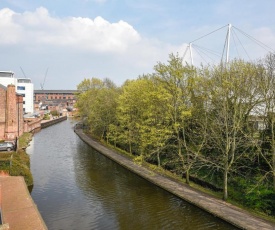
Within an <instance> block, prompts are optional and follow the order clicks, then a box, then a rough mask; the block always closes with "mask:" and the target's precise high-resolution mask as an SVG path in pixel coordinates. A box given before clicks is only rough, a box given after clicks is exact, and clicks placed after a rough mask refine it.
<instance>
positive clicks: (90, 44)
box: [0, 7, 140, 51]
mask: <svg viewBox="0 0 275 230" xmlns="http://www.w3.org/2000/svg"><path fill="white" fill-rule="evenodd" d="M0 37H2V38H3V39H1V40H0V43H5V44H7V43H12V44H14V43H28V42H30V41H31V44H32V45H34V44H38V45H40V44H43V45H45V44H48V45H49V44H50V45H58V46H60V45H61V46H70V48H72V47H75V48H76V47H77V48H78V49H81V48H82V49H89V50H96V51H124V50H125V49H127V47H128V46H130V45H131V44H134V43H137V42H138V41H139V40H140V35H139V34H138V32H137V31H136V30H135V29H134V28H133V27H132V26H131V25H129V24H128V23H127V22H124V21H122V20H121V21H119V22H116V23H110V22H108V21H106V20H105V19H103V18H102V17H96V18H95V19H94V20H92V19H90V18H82V17H70V18H64V19H60V18H54V17H51V15H50V14H49V12H48V11H47V9H45V8H43V7H40V8H38V9H36V11H35V12H25V13H23V14H18V13H15V12H13V11H12V10H10V9H2V10H0Z"/></svg>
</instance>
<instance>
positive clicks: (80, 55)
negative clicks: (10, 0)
mask: <svg viewBox="0 0 275 230" xmlns="http://www.w3.org/2000/svg"><path fill="white" fill-rule="evenodd" d="M183 46H184V45H182V46H173V45H170V44H167V43H164V42H161V41H159V40H157V39H152V38H150V39H149V38H145V37H142V36H141V35H140V34H139V33H138V32H137V31H136V30H135V29H134V28H133V27H132V26H131V25H130V24H129V23H127V22H125V21H123V20H120V21H118V22H109V21H107V20H105V19H104V18H102V17H100V16H98V17H96V18H94V19H91V18H84V17H67V18H57V17H53V16H51V15H50V14H49V12H48V10H47V9H45V8H43V7H40V8H37V9H36V10H35V11H33V12H29V11H28V12H24V13H16V12H14V11H12V10H10V9H1V10H0V52H2V53H5V57H3V56H2V57H0V67H1V68H2V69H11V70H13V71H14V72H16V74H17V76H20V73H21V71H20V69H19V67H20V66H23V68H24V70H25V72H26V73H27V75H28V77H30V78H32V80H33V82H34V84H35V88H38V87H39V84H40V83H41V79H43V72H44V70H45V69H46V68H47V67H49V69H50V71H49V74H48V75H49V76H48V77H47V83H46V88H48V89H56V88H57V89H66V88H67V89H72V88H74V87H75V86H76V85H77V84H79V83H80V82H81V81H82V80H83V78H84V77H86V78H87V77H99V78H105V77H108V78H110V79H111V80H113V81H114V82H115V83H117V84H122V83H123V82H124V81H125V80H127V79H132V78H136V77H138V75H141V74H146V73H151V72H152V71H153V67H154V65H156V64H157V62H158V61H161V62H166V60H167V59H168V55H169V54H170V53H172V52H174V53H175V52H180V53H183V52H184V47H183Z"/></svg>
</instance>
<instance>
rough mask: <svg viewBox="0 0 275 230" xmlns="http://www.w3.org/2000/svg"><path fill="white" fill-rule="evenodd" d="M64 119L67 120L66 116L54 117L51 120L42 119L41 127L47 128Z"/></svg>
mask: <svg viewBox="0 0 275 230" xmlns="http://www.w3.org/2000/svg"><path fill="white" fill-rule="evenodd" d="M65 120H67V116H62V117H58V118H54V119H52V120H42V121H41V129H44V128H47V127H49V126H52V125H55V124H57V123H59V122H61V121H65Z"/></svg>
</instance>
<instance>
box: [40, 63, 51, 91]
mask: <svg viewBox="0 0 275 230" xmlns="http://www.w3.org/2000/svg"><path fill="white" fill-rule="evenodd" d="M48 70H49V68H47V70H46V73H45V76H44V80H43V83H42V84H40V88H41V90H44V85H45V81H46V77H47V74H48Z"/></svg>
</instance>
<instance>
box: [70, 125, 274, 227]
mask: <svg viewBox="0 0 275 230" xmlns="http://www.w3.org/2000/svg"><path fill="white" fill-rule="evenodd" d="M75 132H76V134H77V135H78V136H79V137H80V138H81V139H82V140H83V141H84V142H86V143H87V144H88V145H90V146H92V147H93V148H94V149H96V150H97V151H99V152H100V153H102V154H104V155H105V156H106V157H108V158H110V159H112V160H113V161H115V162H117V163H118V164H120V165H122V166H123V167H125V168H127V169H129V170H130V171H132V172H134V173H136V174H138V175H140V176H142V177H143V178H145V179H146V180H148V181H150V182H152V183H154V184H155V185H157V186H159V187H161V188H163V189H165V190H167V191H169V192H171V193H172V194H174V195H176V196H178V197H180V198H182V199H184V200H186V201H188V202H189V203H191V204H194V205H196V206H198V207H200V208H201V209H203V210H205V211H207V212H209V213H212V214H213V215H215V216H217V217H219V218H221V219H223V220H225V221H227V222H229V223H231V224H232V225H234V226H237V227H239V228H241V229H255V230H267V229H273V230H275V224H274V223H270V222H268V221H265V220H263V219H260V218H258V217H255V216H253V215H252V214H250V213H248V212H246V211H245V210H242V209H240V208H238V207H236V206H233V205H231V204H229V203H226V202H224V201H222V200H219V199H217V198H214V197H212V196H210V195H208V194H205V193H203V192H200V191H197V190H195V189H193V188H191V187H190V186H188V185H185V184H181V183H178V182H175V181H173V180H171V179H169V178H167V177H165V176H162V175H159V174H157V173H154V172H152V171H151V170H149V169H147V168H145V167H143V166H140V165H138V164H136V163H134V162H133V161H132V160H130V159H128V158H127V157H124V156H122V155H120V154H118V153H116V152H115V151H113V150H110V149H108V148H106V147H105V146H103V145H101V144H100V143H98V142H97V141H94V140H93V139H91V138H90V137H88V136H86V135H85V134H84V133H83V131H82V130H81V129H76V130H75Z"/></svg>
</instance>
